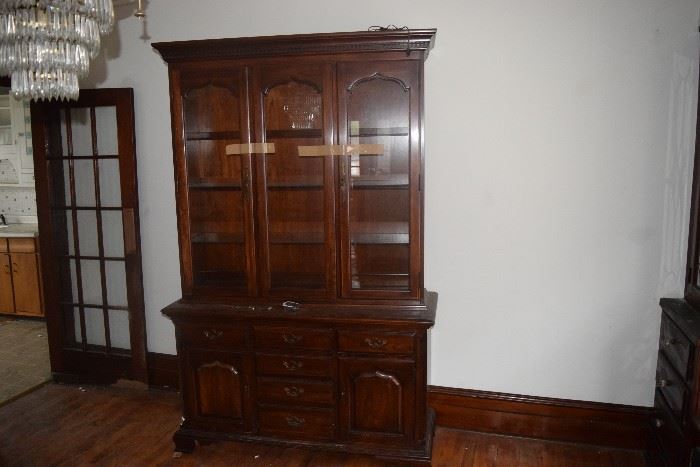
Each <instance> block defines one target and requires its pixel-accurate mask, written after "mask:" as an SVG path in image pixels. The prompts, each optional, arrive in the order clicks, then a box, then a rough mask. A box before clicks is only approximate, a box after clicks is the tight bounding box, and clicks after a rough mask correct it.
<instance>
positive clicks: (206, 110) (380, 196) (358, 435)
mask: <svg viewBox="0 0 700 467" xmlns="http://www.w3.org/2000/svg"><path fill="white" fill-rule="evenodd" d="M435 33H436V31H435V30H434V29H421V30H381V31H371V32H356V33H333V34H308V35H295V36H273V37H259V38H240V39H216V40H204V41H188V42H170V43H158V44H154V47H155V48H156V49H157V50H158V52H160V54H161V55H162V57H163V58H164V59H165V61H166V62H167V63H168V67H169V76H170V99H171V100H170V103H171V117H172V134H173V152H174V162H175V182H176V195H177V213H178V230H179V243H180V261H181V274H182V292H183V297H182V299H181V300H178V301H177V302H175V303H173V304H171V305H170V306H168V307H167V308H165V309H164V310H163V313H165V314H166V315H167V316H168V317H170V318H171V319H172V320H173V322H174V323H175V327H176V336H177V347H178V355H179V361H180V371H181V380H182V394H183V400H184V417H183V422H182V425H181V427H180V429H179V430H178V432H177V433H176V434H175V444H176V449H177V450H178V451H182V452H189V451H192V450H193V449H194V447H195V441H204V442H208V441H215V440H226V439H233V440H248V441H263V442H271V443H279V444H284V445H301V446H307V447H313V448H319V449H329V450H337V451H343V452H353V453H364V454H370V455H374V456H376V457H378V458H382V459H388V460H394V461H397V462H400V463H401V464H402V465H406V464H427V465H429V464H430V454H431V440H432V434H433V419H434V415H433V413H432V411H431V410H429V408H428V407H427V404H426V385H427V382H426V373H427V371H426V367H427V330H428V329H429V328H430V327H431V326H432V325H433V323H434V319H435V307H436V301H437V299H436V295H435V294H434V293H428V292H425V291H424V289H423V197H424V177H423V63H424V61H425V59H426V58H427V55H428V51H429V50H430V49H431V47H432V45H433V40H434V37H435Z"/></svg>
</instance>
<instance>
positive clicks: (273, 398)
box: [258, 378, 335, 406]
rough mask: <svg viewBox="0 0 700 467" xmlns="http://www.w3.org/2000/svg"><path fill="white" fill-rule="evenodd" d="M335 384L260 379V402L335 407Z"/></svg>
mask: <svg viewBox="0 0 700 467" xmlns="http://www.w3.org/2000/svg"><path fill="white" fill-rule="evenodd" d="M334 396H335V394H334V391H333V384H332V383H330V382H319V381H305V380H293V379H289V380H288V379H270V378H258V401H260V402H270V403H281V404H308V405H323V406H333V405H334V401H335V397H334Z"/></svg>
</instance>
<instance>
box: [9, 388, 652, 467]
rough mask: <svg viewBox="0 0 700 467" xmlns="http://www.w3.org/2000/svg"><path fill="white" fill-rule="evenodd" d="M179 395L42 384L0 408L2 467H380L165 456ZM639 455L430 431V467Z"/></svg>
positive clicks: (216, 454)
mask: <svg viewBox="0 0 700 467" xmlns="http://www.w3.org/2000/svg"><path fill="white" fill-rule="evenodd" d="M179 414H180V400H179V395H178V394H176V393H171V392H162V391H153V390H151V391H144V390H136V389H123V388H115V387H92V386H87V387H85V388H80V387H78V386H69V385H65V386H64V385H55V384H50V385H48V386H45V387H43V388H41V389H39V390H37V391H35V392H33V393H31V394H29V395H27V396H25V397H23V398H21V399H19V400H16V401H14V402H12V403H10V404H8V405H6V406H4V407H0V465H2V466H49V465H51V466H53V465H60V466H82V465H99V466H120V467H121V466H173V467H190V466H233V465H235V466H245V467H247V466H250V467H259V466H265V467H270V466H280V467H282V466H283V467H330V466H338V467H340V466H343V467H360V466H363V467H365V466H370V467H380V466H383V465H384V464H383V463H381V462H378V461H376V460H373V459H370V458H366V457H362V456H350V455H346V454H329V453H322V452H313V451H307V450H303V449H296V448H294V449H292V448H282V447H275V446H266V445H262V444H248V443H217V444H211V445H208V446H200V447H198V448H197V450H196V451H195V453H194V454H191V455H183V456H181V457H179V458H177V457H173V444H172V442H171V436H172V434H173V432H174V431H175V429H176V428H177V425H178V423H179V419H180V415H179ZM644 465H645V463H644V457H643V455H642V453H641V452H637V451H624V450H615V449H609V448H598V447H595V446H583V445H576V444H568V443H554V442H546V441H539V440H531V439H523V438H514V437H506V436H497V435H490V434H481V433H473V432H466V431H460V430H452V429H446V428H438V429H437V431H436V437H435V445H434V450H433V466H434V467H456V466H465V467H467V466H474V467H477V466H478V467H482V466H490V467H498V466H507V467H512V466H543V467H573V466H581V467H584V466H591V467H593V466H595V467H605V466H619V467H622V466H624V467H634V466H644Z"/></svg>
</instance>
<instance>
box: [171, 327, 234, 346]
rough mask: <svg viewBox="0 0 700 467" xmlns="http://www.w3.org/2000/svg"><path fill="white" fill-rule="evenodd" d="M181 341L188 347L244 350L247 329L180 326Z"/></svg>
mask: <svg viewBox="0 0 700 467" xmlns="http://www.w3.org/2000/svg"><path fill="white" fill-rule="evenodd" d="M180 339H181V340H182V342H183V343H185V344H188V345H198V346H205V347H223V346H225V347H228V348H244V347H245V329H244V328H242V327H237V326H221V325H218V324H191V323H187V324H183V325H181V326H180Z"/></svg>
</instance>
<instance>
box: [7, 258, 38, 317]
mask: <svg viewBox="0 0 700 467" xmlns="http://www.w3.org/2000/svg"><path fill="white" fill-rule="evenodd" d="M10 259H11V260H12V279H13V282H14V290H15V309H16V311H17V313H22V314H28V315H37V316H41V315H42V314H43V311H42V309H41V288H40V286H39V267H38V257H37V255H36V254H34V253H13V254H12V255H11V256H10Z"/></svg>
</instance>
